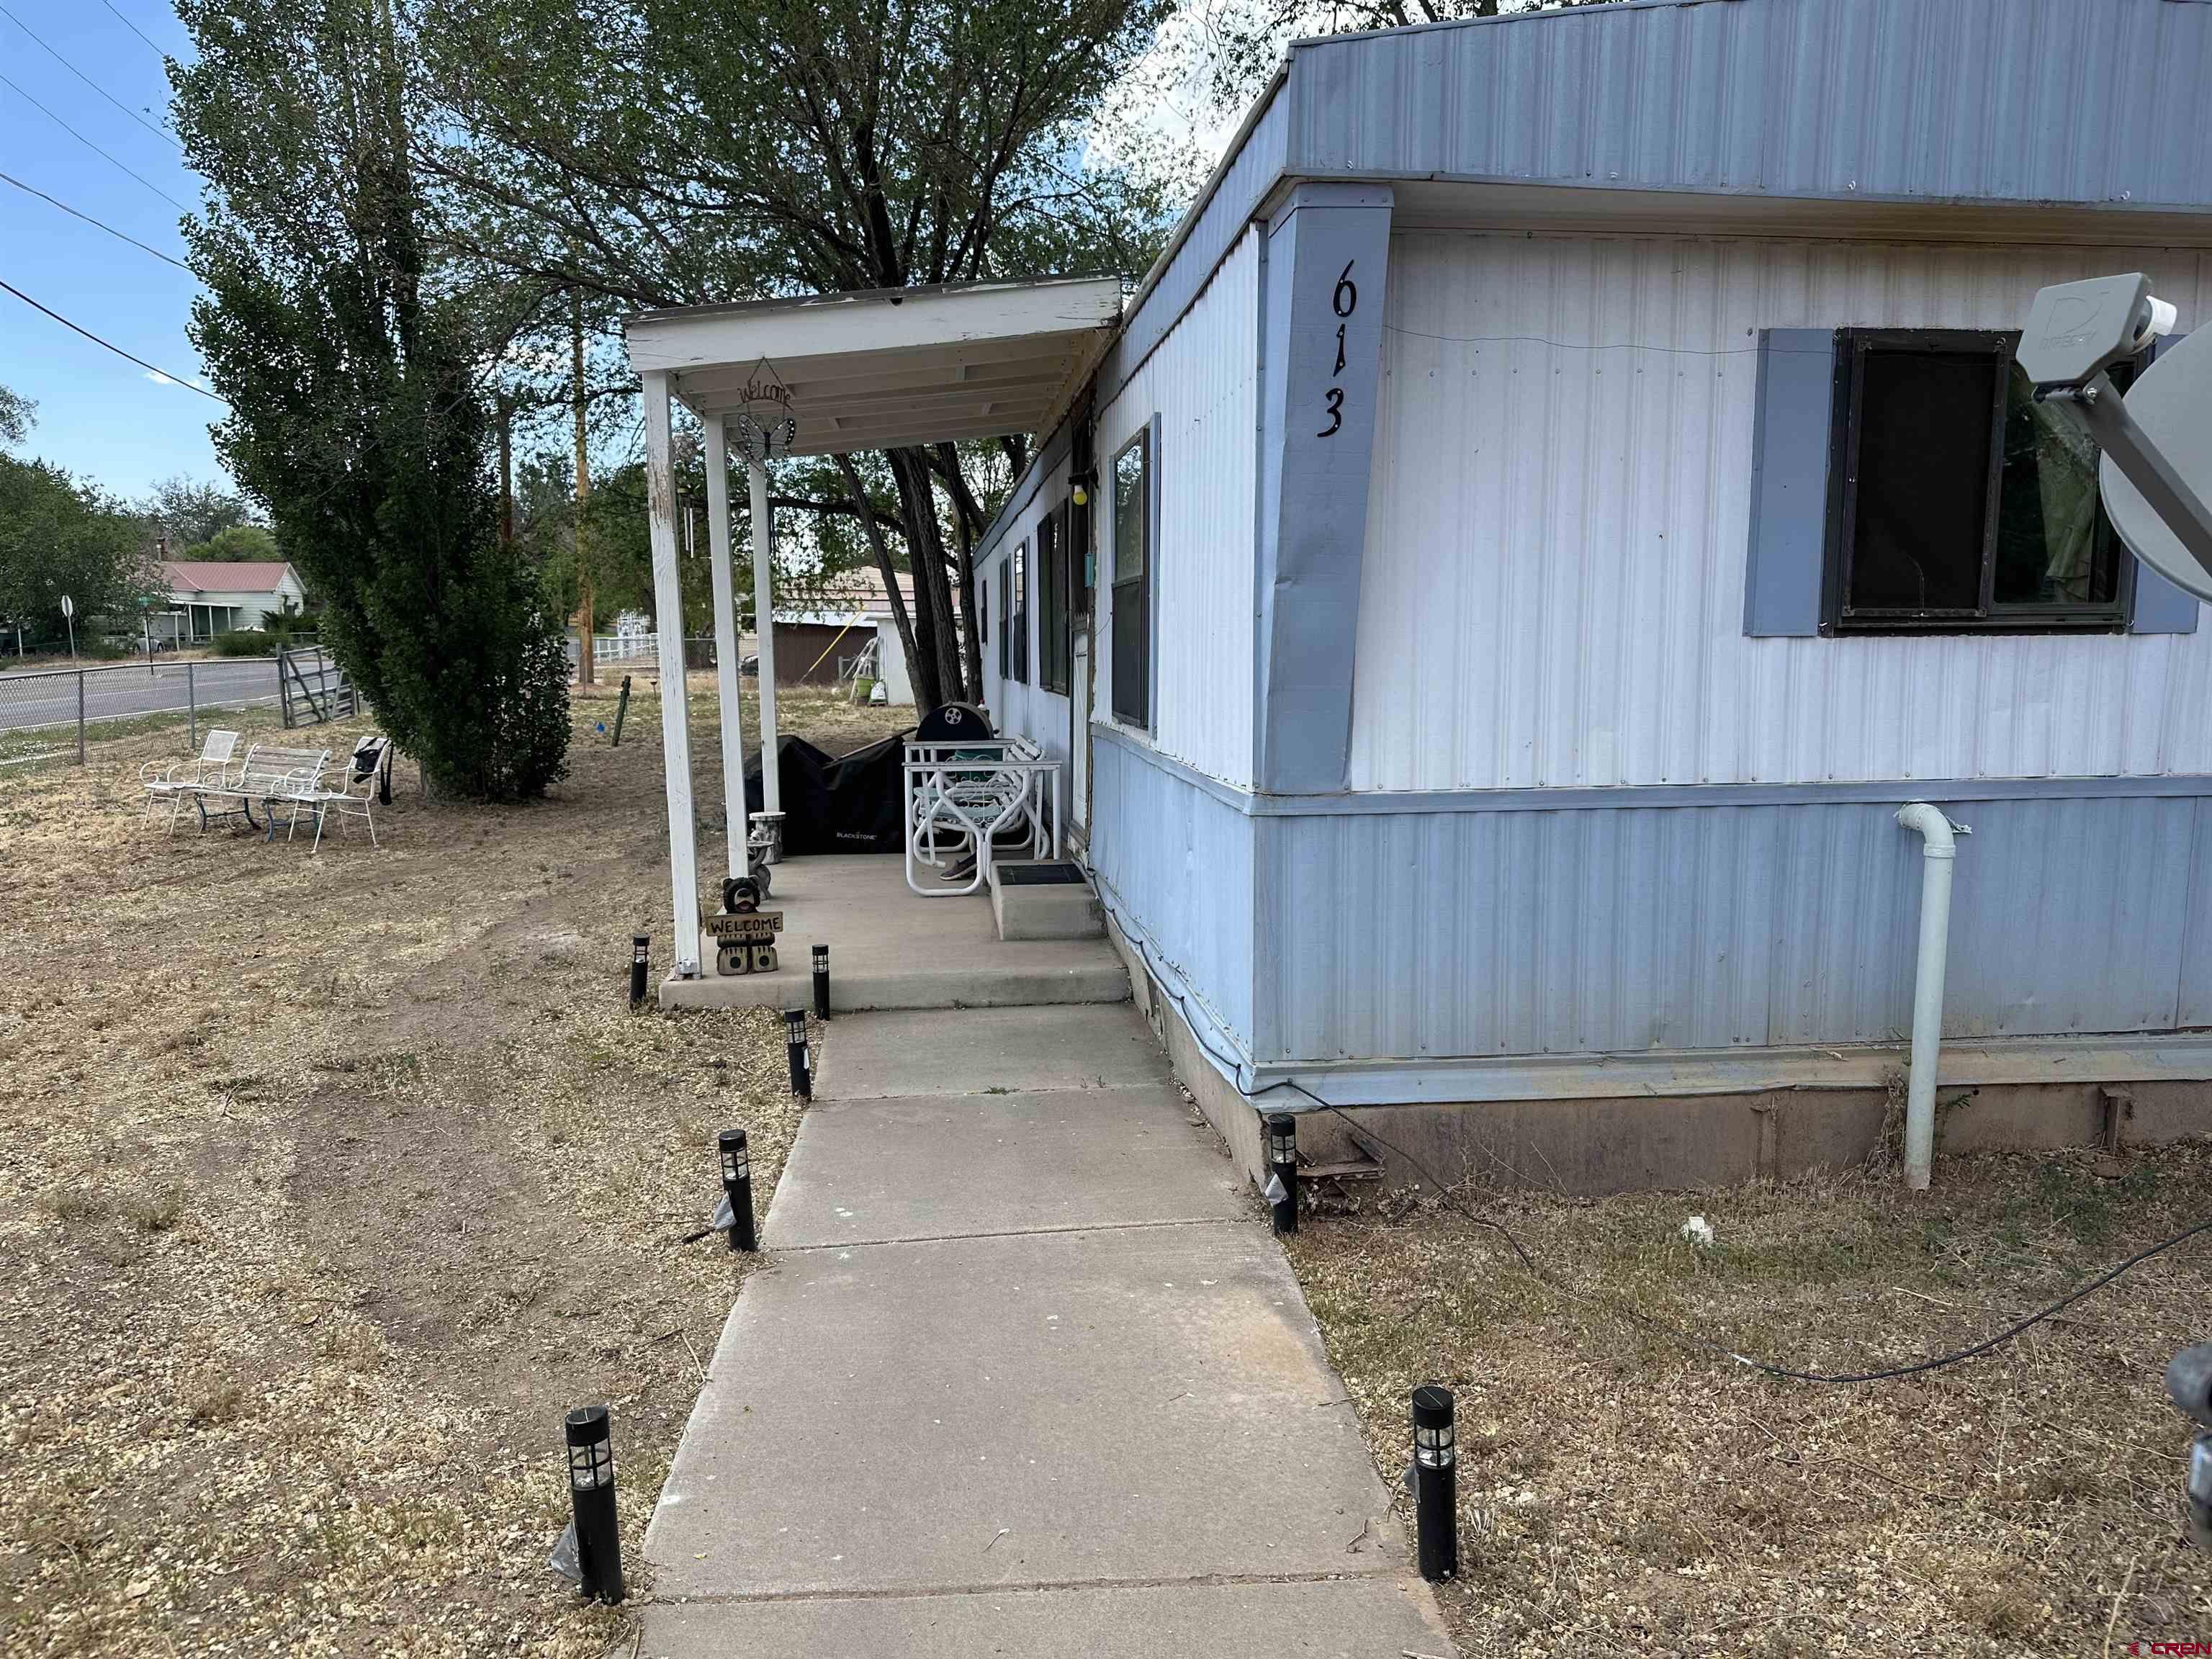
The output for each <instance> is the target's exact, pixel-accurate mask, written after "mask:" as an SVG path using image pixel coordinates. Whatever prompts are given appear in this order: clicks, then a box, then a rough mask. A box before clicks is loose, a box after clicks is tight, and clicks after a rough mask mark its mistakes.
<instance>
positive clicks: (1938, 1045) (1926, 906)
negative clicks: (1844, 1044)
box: [1897, 800, 1973, 1193]
mask: <svg viewBox="0 0 2212 1659" xmlns="http://www.w3.org/2000/svg"><path fill="white" fill-rule="evenodd" d="M1897 821H1898V823H1899V824H1900V825H1902V826H1903V827H1904V828H1905V829H1914V830H1917V831H1918V832H1919V833H1920V836H1921V839H1922V842H1923V845H1922V847H1921V849H1920V852H1921V866H1920V951H1919V956H1918V957H1917V961H1916V963H1915V965H1914V968H1913V971H1912V1070H1911V1079H1910V1081H1909V1082H1908V1083H1907V1085H1906V1086H1905V1188H1906V1189H1907V1190H1908V1191H1911V1192H1916V1193H1921V1192H1925V1191H1927V1190H1928V1181H1929V1170H1930V1168H1931V1167H1932V1165H1933V1164H1934V1163H1935V1158H1936V1055H1937V1054H1938V1052H1939V1051H1940V1050H1941V1049H1942V1046H1943V963H1944V957H1945V956H1946V954H1947V953H1948V951H1949V948H1950V942H1951V866H1952V865H1953V863H1954V861H1955V860H1957V858H1958V843H1957V842H1956V841H1954V839H1953V836H1954V835H1960V836H1968V835H1972V833H1973V831H1972V830H1971V829H1968V828H1967V827H1966V825H1965V824H1963V823H1952V822H1951V820H1950V819H1949V818H1948V817H1944V815H1943V814H1942V812H1941V811H1938V810H1937V809H1936V808H1935V807H1933V806H1930V805H1929V804H1928V803H1927V802H1926V801H1924V800H1916V801H1913V802H1911V803H1910V804H1909V805H1904V806H1900V807H1899V808H1898V809H1897Z"/></svg>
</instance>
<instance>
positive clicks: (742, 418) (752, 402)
mask: <svg viewBox="0 0 2212 1659" xmlns="http://www.w3.org/2000/svg"><path fill="white" fill-rule="evenodd" d="M730 424H731V427H732V430H734V431H735V432H736V434H737V436H738V444H739V445H740V446H741V447H743V448H744V451H745V453H746V454H748V455H750V456H756V457H757V458H759V459H762V460H763V461H766V460H773V459H775V457H777V456H778V455H788V454H789V453H791V446H792V444H793V442H794V441H796V440H797V438H798V436H799V422H798V419H797V417H795V416H793V414H792V412H791V388H790V387H789V386H786V385H785V384H784V383H783V377H782V376H781V375H780V374H777V373H776V372H775V364H774V363H771V362H769V360H768V359H767V358H765V357H763V358H762V359H761V360H760V361H759V362H757V363H755V364H754V365H753V370H752V373H751V374H750V375H749V376H748V377H747V378H746V380H745V385H744V391H742V392H739V393H738V409H737V413H736V414H735V415H733V416H732V417H731V421H730Z"/></svg>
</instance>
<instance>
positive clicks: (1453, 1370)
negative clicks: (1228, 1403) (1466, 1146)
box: [1291, 1145, 2212, 1656]
mask: <svg viewBox="0 0 2212 1659" xmlns="http://www.w3.org/2000/svg"><path fill="white" fill-rule="evenodd" d="M1462 1201H1464V1202H1465V1203H1466V1204H1468V1206H1470V1207H1471V1208H1473V1209H1474V1211H1475V1212H1476V1213H1478V1214H1480V1215H1486V1216H1489V1217H1492V1218H1496V1219H1498V1220H1499V1221H1502V1222H1504V1223H1505V1224H1506V1225H1509V1226H1510V1227H1511V1228H1512V1230H1513V1231H1515V1232H1516V1234H1517V1235H1518V1236H1519V1237H1521V1239H1522V1241H1523V1243H1525V1244H1526V1245H1527V1246H1528V1249H1529V1250H1530V1252H1531V1253H1532V1255H1534V1257H1535V1258H1536V1259H1537V1260H1538V1261H1539V1262H1540V1263H1541V1264H1542V1265H1544V1266H1545V1267H1546V1268H1547V1271H1548V1272H1550V1273H1552V1274H1553V1276H1554V1277H1556V1278H1557V1279H1559V1280H1561V1281H1563V1282H1564V1283H1565V1285H1567V1286H1569V1287H1571V1290H1572V1291H1574V1292H1576V1293H1575V1294H1565V1293H1562V1292H1561V1291H1558V1290H1554V1289H1553V1288H1551V1287H1549V1286H1547V1285H1544V1284H1541V1283H1540V1282H1539V1281H1538V1280H1536V1279H1534V1278H1532V1277H1531V1276H1530V1275H1529V1274H1528V1273H1527V1272H1526V1271H1525V1270H1524V1269H1523V1268H1522V1267H1521V1266H1520V1265H1519V1264H1518V1262H1517V1261H1516V1258H1515V1257H1514V1255H1513V1254H1512V1251H1511V1249H1510V1247H1509V1246H1508V1245H1507V1244H1506V1243H1504V1240H1503V1239H1501V1238H1500V1237H1498V1235H1497V1234H1495V1233H1493V1232H1491V1231H1487V1230H1485V1229H1482V1228H1480V1227H1476V1226H1473V1225H1468V1223H1467V1222H1466V1221H1465V1220H1464V1219H1462V1218H1460V1217H1457V1216H1455V1215H1453V1214H1451V1213H1450V1212H1448V1211H1446V1210H1443V1209H1442V1208H1440V1207H1439V1206H1437V1205H1436V1204H1435V1203H1434V1202H1433V1201H1432V1200H1414V1199H1413V1198H1412V1197H1411V1195H1409V1194H1396V1195H1394V1196H1393V1197H1391V1198H1389V1199H1386V1200H1383V1202H1381V1203H1380V1204H1379V1205H1370V1206H1368V1209H1367V1212H1365V1213H1364V1214H1357V1215H1352V1216H1339V1217H1330V1218H1316V1219H1314V1220H1312V1221H1310V1222H1308V1223H1307V1224H1306V1225H1305V1226H1304V1230H1303V1231H1301V1232H1300V1233H1299V1234H1298V1235H1297V1238H1296V1240H1295V1241H1294V1242H1293V1243H1292V1246H1291V1259H1292V1261H1293V1262H1294V1263H1295V1265H1296V1267H1297V1271H1298V1274H1299V1277H1300V1279H1301V1280H1302V1281H1303V1282H1304V1285H1305V1287H1306V1293H1307V1296H1308V1297H1309V1298H1310V1301H1311V1302H1312V1304H1313V1308H1314V1311H1315V1314H1316V1316H1317V1317H1318V1318H1319V1320H1320V1322H1321V1326H1322V1333H1323V1335H1324V1337H1325V1339H1326V1340H1327V1341H1328V1347H1329V1351H1330V1353H1331V1355H1332V1357H1333V1358H1334V1360H1335V1362H1336V1364H1337V1365H1338V1366H1339V1368H1340V1370H1342V1372H1343V1374H1344V1376H1345V1381H1346V1385H1347V1387H1348V1389H1349V1390H1350V1392H1351V1394H1352V1398H1353V1399H1354V1401H1356V1402H1357V1404H1358V1409H1359V1412H1360V1414H1361V1421H1362V1424H1363V1426H1364V1430H1365V1431H1366V1433H1367V1436H1368V1438H1369V1443H1370V1446H1371V1447H1372V1448H1373V1449H1374V1453H1375V1456H1376V1465H1377V1467H1378V1468H1380V1469H1381V1471H1382V1472H1383V1475H1384V1477H1385V1479H1386V1480H1388V1481H1389V1482H1390V1483H1392V1485H1393V1486H1394V1489H1398V1490H1402V1489H1401V1488H1396V1482H1397V1481H1398V1479H1399V1477H1400V1476H1401V1474H1403V1472H1404V1469H1405V1466H1406V1462H1407V1446H1408V1443H1409V1436H1410V1428H1409V1425H1408V1424H1407V1396H1408V1395H1409V1394H1410V1392H1411V1390H1412V1389H1413V1388H1414V1387H1415V1386H1417V1385H1418V1384H1420V1383H1445V1384H1447V1385H1449V1386H1450V1387H1451V1388H1453V1389H1455V1390H1456V1391H1457V1392H1458V1395H1459V1425H1460V1428H1459V1434H1460V1443H1461V1447H1462V1464H1461V1473H1460V1486H1459V1496H1460V1509H1461V1516H1460V1526H1461V1536H1462V1556H1463V1563H1464V1566H1465V1572H1464V1576H1463V1577H1462V1580H1461V1582H1459V1583H1455V1584H1451V1585H1448V1586H1444V1587H1443V1589H1442V1590H1441V1593H1440V1595H1439V1597H1438V1600H1439V1602H1440V1604H1441V1605H1442V1607H1443V1610H1444V1613H1445V1615H1446V1617H1447V1618H1448V1620H1449V1621H1450V1623H1451V1625H1452V1626H1453V1628H1454V1632H1455V1635H1456V1636H1457V1637H1458V1638H1459V1641H1460V1644H1461V1647H1462V1650H1463V1651H1465V1652H1467V1653H1468V1654H1478V1653H1492V1652H1518V1653H1525V1654H1559V1655H1570V1654H1571V1655H1584V1654H1589V1653H1593V1652H1605V1653H1648V1654H1723V1653H1725V1654H1760V1655H1776V1656H1781V1655H1795V1654H1806V1655H1813V1654H1832V1653H1850V1654H1854V1655H1859V1654H1869V1655H1891V1654H1893V1655H1900V1656H1902V1655H1908V1654H1910V1655H1924V1654H1960V1655H1997V1654H2018V1653H2024V1652H2025V1653H2038V1654H2081V1653H2093V1652H2097V1651H2100V1650H2102V1649H2103V1644H2104V1642H2105V1639H2106V1632H2107V1630H2108V1628H2109V1629H2111V1630H2112V1632H2113V1642H2114V1646H2113V1647H2112V1651H2114V1652H2124V1651H2126V1647H2125V1644H2126V1643H2127V1642H2128V1641H2130V1640H2132V1639H2141V1640H2143V1641H2146V1642H2148V1641H2153V1640H2183V1639H2191V1638H2194V1639H2203V1638H2205V1637H2206V1636H2207V1634H2208V1633H2212V1561H2208V1558H2207V1557H2205V1556H2204V1555H2202V1554H2199V1553H2195V1552H2192V1551H2191V1550H2190V1549H2189V1548H2188V1547H2186V1546H2185V1544H2184V1543H2183V1542H2182V1541H2181V1540H2180V1536H2179V1518H2180V1510H2179V1502H2180V1495H2181V1482H2182V1474H2183V1458H2184V1456H2185V1453H2186V1451H2187V1448H2188V1443H2189V1439H2190V1431H2189V1429H2188V1428H2187V1426H2186V1425H2185V1423H2184V1421H2183V1419H2181V1418H2180V1416H2179V1414H2178V1413H2176V1412H2174V1410H2173V1409H2172V1407H2171V1406H2170V1405H2169V1404H2168V1403H2167V1401H2166V1395H2165V1389H2164V1387H2163V1383H2162V1377H2163V1373H2164V1370H2165V1366H2166V1360H2167V1358H2169V1357H2171V1355H2172V1352H2174V1350H2175V1349H2176V1348H2178V1347H2180V1346H2185V1344H2187V1343H2189V1342H2191V1341H2196V1340H2202V1339H2203V1338H2204V1337H2205V1336H2206V1335H2208V1334H2212V1330H2208V1327H2207V1325H2206V1322H2205V1316H2204V1310H2205V1308H2206V1306H2207V1291H2212V1246H2207V1245H2205V1244H2203V1243H2191V1244H2188V1245H2185V1246H2182V1247H2180V1248H2179V1249H2176V1250H2174V1251H2172V1252H2171V1253H2170V1254H2168V1255H2162V1256H2160V1257H2158V1258H2156V1259H2155V1260H2154V1261H2151V1262H2148V1263H2146V1264H2145V1265H2144V1266H2143V1267H2140V1268H2138V1269H2136V1271H2135V1272H2134V1273H2132V1274H2130V1276H2129V1277H2128V1278H2126V1279H2123V1280H2121V1281H2120V1282H2119V1283H2118V1285H2115V1286H2114V1287H2112V1290H2111V1291H2108V1292H2106V1293H2103V1294H2100V1295H2099V1296H2098V1297H2094V1298H2093V1299H2092V1300H2090V1301H2088V1302H2086V1303H2083V1304H2081V1305H2079V1306H2078V1307H2075V1308H2074V1309H2072V1310H2069V1311H2068V1312H2067V1313H2066V1314H2065V1315H2064V1316H2062V1317H2061V1318H2059V1319H2057V1320H2055V1321H2053V1322H2051V1323H2049V1324H2046V1325H2044V1326H2041V1327H2039V1328H2037V1329H2036V1330H2034V1331H2033V1332H2031V1333H2030V1334H2028V1335H2027V1336H2025V1337H2023V1338H2022V1339H2021V1340H2019V1341H2017V1342H2015V1343H2014V1344H2012V1345H2011V1346H2008V1347H2005V1348H2003V1349H2001V1350H1999V1351H1998V1352H1995V1353H1993V1354H1991V1355H1990V1356H1988V1357H1986V1358H1982V1359H1978V1360H1974V1361H1971V1362H1968V1363H1967V1364H1964V1365H1961V1366H1959V1367H1956V1368H1954V1369H1952V1370H1946V1371H1941V1372H1936V1373H1933V1374H1929V1375H1924V1376H1916V1377H1911V1378H1905V1379H1901V1380H1898V1381H1894V1382H1888V1383H1875V1384H1869V1385H1865V1386H1862V1387H1856V1388H1842V1387H1817V1386H1814V1385H1808V1384H1805V1383H1786V1382H1778V1381H1774V1380H1771V1379H1767V1378H1764V1377H1761V1376H1757V1375H1754V1374H1753V1373H1752V1372H1751V1371H1749V1370H1746V1369H1744V1368H1742V1367H1741V1366H1738V1365H1735V1364H1731V1363H1730V1362H1729V1360H1728V1359H1727V1358H1724V1357H1720V1356H1716V1355H1712V1354H1710V1353H1699V1352H1691V1351H1689V1350H1687V1349H1686V1348H1685V1347H1684V1346H1682V1345H1681V1344H1680V1343H1678V1342H1675V1341H1674V1340H1670V1339H1668V1338H1666V1337H1664V1336H1662V1335H1660V1334H1656V1333H1655V1332H1653V1331H1652V1330H1651V1329H1650V1328H1648V1327H1646V1326H1644V1325H1642V1324H1639V1323H1638V1322H1635V1321H1633V1320H1632V1319H1631V1318H1629V1317H1627V1316H1625V1315H1624V1314H1623V1313H1622V1312H1621V1311H1620V1304H1622V1303H1624V1302H1625V1303H1626V1304H1630V1305H1632V1306H1633V1307H1635V1308H1636V1309H1638V1310H1642V1311H1643V1312H1644V1313H1646V1314H1648V1315H1650V1316H1655V1317H1657V1318H1660V1319H1663V1320H1666V1321H1668V1322H1673V1323H1675V1324H1678V1325H1684V1326H1687V1327H1690V1328H1693V1329H1694V1330H1696V1331H1698V1332H1699V1333H1702V1334H1705V1335H1706V1336H1708V1337H1709V1338H1711V1340H1715V1341H1717V1342H1719V1343H1721V1344H1722V1345H1723V1347H1725V1348H1727V1349H1729V1350H1731V1351H1735V1352H1748V1353H1753V1354H1756V1355H1759V1357H1761V1358H1779V1359H1781V1360H1783V1361H1784V1362H1785V1363H1789V1364H1793V1365H1794V1366H1796V1367H1798V1368H1802V1369H1812V1370H1831V1371H1832V1370H1863V1369H1875V1368H1878V1367H1881V1366H1883V1365H1887V1364H1899V1363H1904V1362H1907V1361H1910V1360H1911V1359H1915V1358H1922V1357H1925V1356H1927V1355H1929V1354H1933V1353H1937V1352H1944V1351H1947V1350H1948V1349H1951V1348H1954V1347H1956V1346H1964V1345H1965V1344H1967V1343H1970V1342H1972V1341H1974V1340H1978V1339H1979V1338H1980V1337H1982V1336H1984V1335H1985V1334H1990V1333H1993V1332H1994V1331H1996V1329H1998V1328H2001V1327H2002V1325H2004V1324H2005V1323H2007V1322H2009V1321H2010V1320H2011V1319H2012V1318H2015V1317H2017V1316H2020V1315H2021V1314H2024V1313H2026V1312H2027V1311H2029V1310H2032V1309H2033V1308H2035V1307H2037V1306H2039V1305H2040V1304H2044V1303H2046V1302H2048V1301H2050V1300H2051V1299H2053V1298H2055V1297H2057V1295H2059V1294H2061V1293H2062V1292H2063V1291H2065V1290H2066V1289H2068V1288H2069V1287H2070V1286H2071V1285H2073V1284H2075V1283H2076V1282H2078V1281H2079V1280H2081V1279H2084V1278H2087V1276H2089V1274H2090V1273H2092V1272H2093V1271H2094V1270H2095V1269H2097V1268H2099V1267H2103V1266H2105V1265H2107V1264H2109V1263H2110V1262H2112V1261H2118V1259H2120V1258H2122V1257H2124V1256H2126V1255H2130V1254H2132V1253H2133V1252H2134V1251H2136V1250H2138V1249H2142V1248H2144V1247H2145V1246H2146V1245H2148V1244H2150V1243H2154V1242H2156V1241H2157V1240H2158V1239H2159V1238H2160V1237H2165V1236H2167V1235H2169V1234H2171V1233H2173V1232H2177V1231H2180V1229H2181V1228H2182V1227H2183V1226H2185V1225H2188V1224H2189V1223H2191V1222H2193V1221H2195V1220H2197V1219H2199V1218H2201V1215H2202V1213H2203V1212H2206V1211H2212V1147H2207V1146H2201V1145H2198V1146H2174V1147H2171V1148H2168V1149H2166V1150H2165V1151H2163V1152H2159V1153H2157V1154H2155V1155H2149V1156H2145V1157H2143V1158H2140V1159H2138V1160H2137V1161H2136V1164H2135V1165H2134V1168H2133V1170H2132V1171H2131V1172H2130V1174H2129V1175H2128V1176H2126V1177H2125V1178H2124V1179H2122V1180H2119V1181H2116V1182H2115V1181H2105V1180H2100V1179H2099V1178H2098V1177H2097V1176H2096V1175H2095V1174H2093V1172H2092V1169H2091V1160H2090V1158H2089V1157H2088V1155H2087V1154H2086V1153H2084V1154H2081V1155H2078V1156H2077V1155H2072V1154H2062V1155H2056V1156H2051V1157H2042V1158H2027V1157H2006V1156H1989V1157H1982V1158H1960V1159H1945V1160H1943V1161H1942V1163H1941V1164H1939V1165H1938V1168H1937V1171H1936V1190H1935V1192H1934V1193H1932V1194H1929V1195H1928V1196H1926V1197H1925V1198H1923V1199H1919V1200H1912V1199H1908V1198H1907V1197H1906V1196H1905V1194H1904V1193H1903V1192H1902V1190H1901V1189H1900V1188H1899V1185H1898V1184H1897V1183H1896V1182H1895V1181H1894V1179H1893V1177H1892V1178H1885V1179H1881V1180H1875V1179H1872V1178H1869V1177H1868V1176H1863V1175H1853V1176H1838V1177H1828V1178H1822V1179H1817V1180H1807V1181H1801V1182H1790V1183H1785V1184H1782V1185H1771V1184H1770V1185H1760V1186H1752V1187H1745V1188H1732V1189H1729V1190H1726V1191H1709V1192H1703V1193H1697V1194H1636V1195H1630V1196H1624V1197H1620V1198H1614V1199H1608V1200H1602V1201H1598V1202H1591V1201H1588V1200H1580V1201H1577V1200H1562V1199H1549V1198H1539V1197H1532V1196H1529V1195H1528V1194H1503V1193H1477V1192H1467V1193H1463V1194H1462ZM1692 1213H1699V1214H1703V1215H1704V1216H1705V1218H1707V1220H1708V1221H1709V1222H1710V1223H1711V1225H1712V1226H1713V1228H1714V1229H1715V1234H1716V1238H1715V1243H1713V1244H1712V1245H1711V1246H1710V1247H1705V1248H1701V1247H1699V1246H1697V1245H1694V1244H1692V1243H1690V1242H1688V1241H1686V1239H1685V1238H1684V1237H1682V1236H1681V1231H1680V1229H1681V1227H1682V1225H1683V1223H1684V1221H1685V1220H1686V1218H1687V1217H1688V1216H1690V1215H1691V1214H1692Z"/></svg>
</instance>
